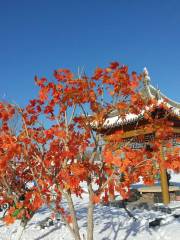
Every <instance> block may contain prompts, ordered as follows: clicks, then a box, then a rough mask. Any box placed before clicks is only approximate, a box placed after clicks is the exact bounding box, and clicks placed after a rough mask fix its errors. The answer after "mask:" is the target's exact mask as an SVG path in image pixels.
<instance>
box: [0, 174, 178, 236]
mask: <svg viewBox="0 0 180 240" xmlns="http://www.w3.org/2000/svg"><path fill="white" fill-rule="evenodd" d="M172 180H173V181H176V182H179V183H180V175H178V174H173V177H172ZM84 187H85V186H84ZM73 201H74V203H75V208H76V210H77V213H78V222H79V226H80V233H81V236H82V237H83V236H85V237H86V226H87V223H86V214H87V202H88V195H87V193H84V194H83V200H82V199H79V198H76V197H75V196H74V198H73ZM169 207H171V208H172V209H174V210H173V211H174V212H173V213H176V214H180V202H172V203H171V204H170V205H169ZM132 213H133V214H134V215H135V217H136V218H137V219H138V220H137V221H134V220H133V219H132V218H129V217H128V215H127V214H126V212H125V211H124V209H122V208H116V207H112V206H102V205H97V206H96V207H95V210H94V223H95V227H94V240H132V239H136V240H144V239H146V240H160V239H163V240H171V239H173V240H178V239H179V236H180V218H174V217H173V216H172V214H168V213H163V212H160V211H154V210H147V209H135V210H133V211H132ZM50 215H51V213H50V211H49V210H48V209H47V208H46V207H45V206H44V207H43V208H41V209H40V210H39V212H38V213H36V214H35V215H34V216H33V218H32V219H31V221H30V222H29V223H28V225H27V227H26V229H25V230H24V231H23V233H22V238H21V239H22V240H41V239H43V240H50V239H53V240H56V239H57V240H73V238H72V237H71V235H70V233H69V231H68V229H67V227H66V225H64V224H63V223H62V222H61V221H59V222H57V223H55V224H54V225H53V226H48V227H47V228H45V229H42V228H40V222H42V221H43V220H44V219H46V218H48V217H50ZM157 217H158V218H163V220H162V221H161V225H160V226H157V227H155V228H149V222H150V221H153V220H154V219H155V218H157ZM21 231H22V229H21V227H20V223H19V221H16V222H15V223H14V224H12V225H9V226H6V225H4V223H3V222H2V221H0V240H16V239H18V236H19V235H20V234H21ZM82 239H83V238H82ZM85 239H86V238H85ZM83 240H84V239H83Z"/></svg>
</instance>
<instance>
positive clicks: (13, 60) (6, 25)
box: [0, 0, 180, 105]
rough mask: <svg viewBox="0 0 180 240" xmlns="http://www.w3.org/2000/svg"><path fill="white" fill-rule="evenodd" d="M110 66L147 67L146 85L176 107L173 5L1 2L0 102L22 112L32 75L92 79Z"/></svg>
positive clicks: (178, 41) (178, 80) (177, 46)
mask: <svg viewBox="0 0 180 240" xmlns="http://www.w3.org/2000/svg"><path fill="white" fill-rule="evenodd" d="M114 60H117V61H120V62H121V63H124V64H127V65H129V67H130V69H131V70H136V71H137V72H140V71H141V70H142V69H143V67H144V66H147V68H148V70H149V72H150V76H151V79H152V83H153V84H154V85H155V86H157V85H158V86H159V88H160V89H161V90H162V91H163V92H164V93H165V94H166V95H168V96H169V97H171V98H174V99H175V100H177V101H180V94H179V93H180V1H179V0H66V1H64V0H21V1H20V0H11V1H10V0H6V1H5V0H4V1H3V0H1V1H0V98H3V97H5V98H6V99H9V100H10V101H16V102H17V103H19V104H21V105H24V104H25V103H26V102H27V101H28V100H29V99H30V98H33V97H34V96H35V92H36V88H35V86H34V82H33V79H34V75H35V74H37V75H39V76H47V77H50V76H51V74H52V72H53V70H55V69H57V68H61V67H66V68H70V69H72V70H73V71H77V68H78V66H80V67H84V68H85V70H86V72H87V73H91V72H92V70H93V69H94V68H95V67H97V66H102V67H104V66H106V65H107V64H108V63H109V62H111V61H114ZM50 78H51V77H50Z"/></svg>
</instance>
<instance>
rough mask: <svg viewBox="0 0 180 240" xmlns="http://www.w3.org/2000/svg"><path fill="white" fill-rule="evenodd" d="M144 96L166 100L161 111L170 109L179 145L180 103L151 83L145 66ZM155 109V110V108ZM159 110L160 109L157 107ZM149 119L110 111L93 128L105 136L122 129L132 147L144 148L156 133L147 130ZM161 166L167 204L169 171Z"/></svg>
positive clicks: (170, 116) (145, 97)
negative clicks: (140, 138) (100, 122)
mask: <svg viewBox="0 0 180 240" xmlns="http://www.w3.org/2000/svg"><path fill="white" fill-rule="evenodd" d="M140 93H141V96H142V98H144V99H146V100H148V99H156V100H157V103H158V104H159V105H160V106H161V103H162V102H165V105H166V109H162V108H160V111H161V113H165V112H167V111H168V115H167V119H168V120H170V121H171V122H173V139H172V140H173V144H174V145H176V146H179V145H178V143H177V142H176V139H177V138H179V137H180V103H178V102H175V101H173V100H171V99H170V98H168V97H167V96H165V95H164V94H163V93H162V92H161V91H160V90H159V89H158V88H155V87H154V86H152V85H151V79H150V77H149V74H148V71H147V69H146V68H144V71H143V87H142V89H141V90H140ZM153 111H154V110H153ZM157 111H159V109H158V107H157ZM163 116H164V114H163ZM147 123H148V122H147V120H146V119H145V118H144V112H143V111H142V113H140V114H133V113H128V114H126V116H125V117H123V118H122V117H121V116H120V114H119V112H118V111H117V110H114V111H112V112H110V113H109V114H108V115H107V117H106V118H105V120H104V122H103V125H101V126H100V127H99V126H98V124H97V122H95V123H94V124H93V129H94V130H95V131H97V132H99V133H101V134H102V135H103V136H104V138H106V137H107V135H109V134H113V133H114V132H115V131H117V130H122V129H123V132H124V133H122V136H121V138H122V139H124V140H125V141H127V140H128V139H133V141H132V144H131V147H132V148H142V147H144V146H146V144H147V143H148V142H150V139H151V137H152V135H153V134H155V132H156V129H154V130H153V131H152V130H145V128H144V127H142V128H141V126H145V125H146V124H147ZM142 135H143V136H144V139H146V138H147V143H146V141H143V142H140V143H139V142H138V140H137V139H138V136H142ZM162 157H163V146H162ZM159 168H160V177H161V191H162V197H163V203H164V204H165V205H166V204H168V203H169V202H170V198H169V188H168V180H167V171H166V169H164V167H163V166H159Z"/></svg>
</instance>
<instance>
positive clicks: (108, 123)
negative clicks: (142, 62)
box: [92, 68, 180, 129]
mask: <svg viewBox="0 0 180 240" xmlns="http://www.w3.org/2000/svg"><path fill="white" fill-rule="evenodd" d="M143 84H144V86H143V89H141V91H140V92H141V94H142V97H143V98H144V99H156V100H157V104H158V105H159V106H160V105H161V104H162V103H164V104H165V105H166V107H167V108H168V109H169V110H170V111H171V113H172V114H173V115H175V116H177V117H178V118H179V117H180V103H178V102H175V101H173V100H171V99H169V98H168V97H166V96H165V95H164V94H163V93H161V92H160V90H159V89H157V88H155V87H154V86H152V85H151V84H150V77H149V73H148V71H147V69H146V68H144V71H143ZM152 107H153V106H152ZM146 110H147V109H146ZM144 112H145V111H144V110H143V111H141V113H140V114H133V113H129V114H126V115H125V117H122V116H120V115H119V113H118V111H116V110H115V111H113V112H111V113H110V114H109V117H107V118H106V120H105V122H104V124H103V128H105V129H106V128H111V127H116V126H120V125H126V124H129V123H133V122H136V121H137V120H140V119H143V114H144ZM92 125H93V127H94V128H97V127H98V123H97V122H96V121H94V122H93V123H92Z"/></svg>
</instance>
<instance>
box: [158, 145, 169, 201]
mask: <svg viewBox="0 0 180 240" xmlns="http://www.w3.org/2000/svg"><path fill="white" fill-rule="evenodd" d="M161 159H162V161H163V160H164V154H163V146H161ZM159 167H160V175H161V191H162V197H163V203H164V205H168V204H169V203H170V197H169V186H168V179H167V172H166V169H165V168H164V166H163V164H161V163H160V164H159Z"/></svg>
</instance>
